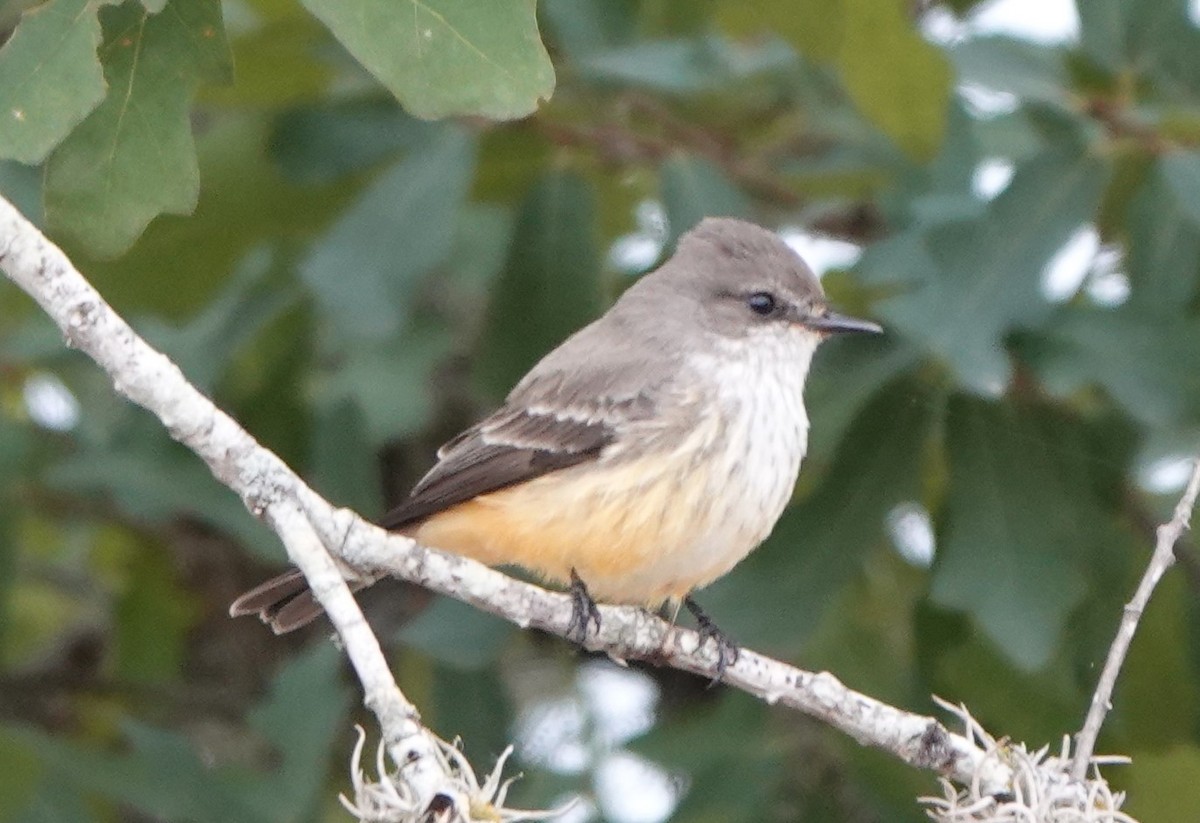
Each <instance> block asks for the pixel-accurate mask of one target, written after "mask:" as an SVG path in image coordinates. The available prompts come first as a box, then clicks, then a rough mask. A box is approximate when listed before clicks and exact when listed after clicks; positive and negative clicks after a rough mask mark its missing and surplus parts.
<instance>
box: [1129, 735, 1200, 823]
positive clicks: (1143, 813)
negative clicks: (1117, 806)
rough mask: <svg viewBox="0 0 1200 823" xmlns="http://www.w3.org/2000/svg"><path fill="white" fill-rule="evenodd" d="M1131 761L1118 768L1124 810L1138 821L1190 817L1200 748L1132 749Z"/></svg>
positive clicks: (1193, 810) (1199, 773) (1199, 779)
mask: <svg viewBox="0 0 1200 823" xmlns="http://www.w3.org/2000/svg"><path fill="white" fill-rule="evenodd" d="M1127 754H1129V755H1132V758H1133V762H1132V763H1131V764H1130V765H1128V766H1122V767H1121V773H1122V775H1124V781H1123V782H1124V783H1125V786H1126V790H1127V791H1128V792H1129V803H1128V804H1127V805H1126V807H1125V808H1124V809H1123V811H1126V812H1128V813H1129V814H1131V815H1137V819H1138V820H1147V821H1155V820H1163V821H1166V820H1189V819H1191V816H1192V815H1193V814H1195V813H1196V786H1198V785H1200V747H1197V746H1195V745H1194V744H1180V745H1177V746H1172V747H1171V748H1169V749H1166V750H1162V749H1151V750H1148V751H1131V752H1127Z"/></svg>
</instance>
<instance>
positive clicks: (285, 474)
mask: <svg viewBox="0 0 1200 823" xmlns="http://www.w3.org/2000/svg"><path fill="white" fill-rule="evenodd" d="M0 267H3V268H4V270H5V271H6V272H7V273H8V275H9V277H10V278H11V279H12V280H13V281H15V282H16V283H17V285H19V286H20V287H21V288H23V289H24V290H25V291H27V292H28V293H29V294H30V295H31V296H33V298H34V299H35V300H37V301H38V303H39V304H41V306H42V308H43V309H45V311H46V313H47V314H49V315H50V316H51V318H53V319H54V322H55V323H57V324H58V326H59V327H60V328H61V329H62V330H63V332H64V334H65V335H66V339H67V343H68V344H69V345H71V346H74V347H76V348H79V349H81V350H82V351H84V352H86V353H87V354H88V355H89V356H90V357H92V359H94V360H95V361H96V362H97V363H98V364H100V366H101V367H103V368H104V369H105V371H107V372H108V373H109V375H110V376H111V377H112V380H113V385H114V386H115V387H116V389H117V391H119V392H120V393H122V394H123V395H125V396H126V397H128V398H129V399H130V400H132V401H133V402H135V403H137V404H139V405H141V406H143V407H145V408H146V409H148V410H149V411H151V412H152V413H154V414H155V415H156V416H157V417H158V418H159V419H160V420H161V421H162V422H163V424H164V425H165V426H166V427H167V430H168V431H169V432H170V433H171V436H172V437H174V438H175V439H176V440H179V441H180V442H182V443H184V444H185V445H186V446H188V447H189V448H190V449H192V450H193V451H194V452H195V453H196V454H197V455H199V456H200V457H201V458H202V459H203V460H204V461H205V462H206V463H207V464H208V466H209V467H210V468H211V469H212V472H213V474H214V475H215V476H216V477H217V478H218V479H219V480H220V481H221V482H223V483H224V484H226V485H227V486H229V487H230V488H231V489H233V490H234V491H235V492H237V493H238V494H239V495H240V496H241V497H242V499H243V500H244V501H245V503H246V505H247V507H248V508H249V509H250V511H251V512H253V513H254V514H255V515H257V516H259V517H262V518H263V519H265V520H266V521H267V522H268V523H270V524H271V525H272V526H273V527H274V528H275V530H276V531H277V532H278V533H279V535H280V537H281V539H282V540H283V542H284V544H285V546H286V547H287V550H288V555H289V557H290V559H291V560H292V562H293V563H295V564H296V565H297V566H299V567H300V569H301V570H302V571H303V572H304V574H305V577H306V578H307V579H308V582H309V584H310V586H311V587H312V589H313V592H314V594H315V595H316V596H317V599H318V600H319V601H320V602H321V605H322V606H323V607H324V608H325V610H326V612H328V614H329V616H330V619H331V621H332V622H333V624H334V626H335V628H336V629H337V631H338V633H339V635H340V636H341V637H342V641H343V643H344V644H345V648H346V652H347V654H348V655H349V657H350V659H351V661H352V663H353V665H354V668H355V670H356V672H357V673H358V675H359V677H360V679H361V680H362V683H363V688H364V690H365V693H366V700H367V704H368V706H369V707H370V708H371V709H372V711H374V713H375V714H376V716H377V717H378V719H379V722H380V726H381V728H382V729H383V734H384V738H385V742H386V744H387V746H388V749H389V752H390V754H391V757H392V759H393V761H394V762H395V763H396V764H397V765H399V766H401V767H403V768H404V769H406V770H407V771H406V773H405V774H403V775H402V777H403V778H406V780H407V782H408V783H409V785H410V787H412V788H414V790H416V791H417V793H418V794H419V795H420V797H421V798H422V800H423V801H424V802H425V803H428V802H430V801H431V800H432V799H434V797H435V796H436V795H437V794H442V795H443V796H444V797H447V798H453V797H454V795H453V794H451V792H452V791H453V786H455V785H461V784H454V783H453V780H452V775H450V774H448V773H447V771H448V770H447V769H445V768H442V767H441V766H439V764H444V763H445V762H446V758H445V757H440V758H439V757H434V756H432V755H431V753H433V752H436V751H437V749H438V741H436V739H435V738H433V736H432V735H431V734H430V733H429V732H428V731H427V730H425V729H424V728H423V727H422V726H420V724H419V722H418V714H417V711H416V709H415V708H413V706H412V705H411V704H410V703H408V701H407V700H405V698H404V696H403V695H402V694H401V693H400V691H399V689H398V688H397V687H396V684H395V682H394V680H393V679H392V677H391V674H390V673H389V672H388V670H387V666H386V662H385V660H384V658H383V655H382V653H381V652H380V649H379V645H378V642H377V641H376V640H375V638H374V636H373V635H372V634H371V632H370V629H369V627H368V626H367V624H366V623H365V621H364V620H363V617H362V614H361V612H359V610H358V607H357V605H356V604H355V602H354V600H353V597H352V596H351V594H350V593H349V591H348V589H347V587H346V586H345V584H344V583H343V581H342V580H341V574H340V571H339V566H338V562H339V561H340V562H342V563H345V564H346V565H347V566H350V567H354V568H358V569H362V570H364V571H378V572H387V573H389V574H393V575H396V576H397V577H401V578H403V579H405V580H409V581H412V582H414V583H417V584H420V585H423V586H426V587H428V588H430V589H432V590H434V591H438V592H441V593H443V594H447V595H450V596H452V597H456V598H458V599H460V600H463V601H465V602H467V603H470V604H472V605H474V606H477V607H478V608H480V609H483V610H486V611H488V612H491V613H492V614H496V615H499V616H501V617H504V618H505V619H507V620H510V621H512V622H513V623H516V624H517V625H518V626H521V627H522V628H528V627H534V628H539V629H543V630H545V631H549V632H553V633H555V634H558V635H565V634H566V632H567V627H568V623H569V619H570V613H571V608H570V602H569V600H568V598H567V597H566V596H565V595H563V594H560V593H556V592H550V591H547V590H545V589H542V588H539V587H537V586H533V585H530V584H528V583H524V582H521V581H518V580H514V579H512V578H510V577H507V576H505V575H503V574H501V573H499V572H497V571H495V570H493V569H489V568H488V567H486V566H483V565H481V564H479V563H476V562H474V561H471V560H468V559H466V558H462V557H457V556H453V555H449V554H444V553H441V552H437V551H434V550H432V549H427V548H424V547H421V546H417V545H416V544H414V543H413V542H412V541H411V540H408V539H407V538H404V537H400V536H397V535H393V534H388V533H386V532H384V531H382V530H380V529H378V528H376V527H375V526H372V525H371V524H369V523H366V522H364V521H362V520H361V519H360V518H358V517H357V515H355V514H354V513H352V512H349V511H347V510H344V509H339V510H335V509H333V508H332V507H331V506H330V505H329V503H327V502H326V501H325V500H324V499H322V498H321V497H320V496H318V495H317V494H316V493H315V492H314V491H313V490H312V489H310V488H309V487H308V486H307V485H305V484H304V483H303V481H301V480H300V479H299V478H298V477H297V476H296V475H295V474H294V473H293V472H292V471H291V470H290V469H288V467H287V466H286V465H284V463H283V462H282V461H281V460H280V459H279V458H278V457H276V456H275V455H274V454H272V453H271V452H270V451H268V450H267V449H264V448H263V447H261V446H260V445H259V444H258V443H256V442H255V441H254V439H253V438H252V437H251V436H250V435H249V434H247V433H246V432H245V431H244V430H242V429H241V428H240V427H239V426H238V425H237V424H236V423H235V422H234V421H233V420H232V419H231V418H229V416H228V415H226V414H224V413H223V412H221V411H220V410H219V409H217V408H216V407H215V406H214V405H213V404H212V403H211V402H210V401H209V400H208V398H206V397H204V396H203V395H202V394H201V393H200V392H198V391H197V390H196V389H195V388H193V387H192V386H191V385H190V384H189V383H188V382H187V381H186V380H185V379H184V377H183V375H182V374H181V373H180V371H179V369H178V368H177V367H176V366H175V365H174V364H173V363H171V362H170V361H169V360H168V359H167V358H166V357H165V356H163V355H162V354H160V353H159V352H157V351H154V350H153V349H151V348H150V347H149V346H148V345H147V344H146V343H145V341H143V340H142V339H141V338H140V337H138V336H137V334H135V333H134V332H133V330H132V329H131V328H130V327H129V326H128V325H127V324H126V323H125V322H124V321H123V320H121V318H119V317H118V316H117V315H116V314H115V313H114V312H113V311H112V309H111V308H110V307H109V306H108V305H107V304H106V303H105V302H104V300H103V299H102V298H101V297H100V295H99V294H98V293H97V292H96V291H95V290H94V289H93V288H92V287H91V286H90V285H89V284H88V283H87V282H86V281H85V280H84V278H83V277H82V276H81V275H80V274H79V272H77V271H76V270H75V269H74V268H73V267H72V265H71V263H70V261H69V260H68V259H67V258H66V256H65V255H64V254H63V253H62V252H61V251H60V250H59V249H58V248H57V247H56V246H54V245H53V244H52V243H50V242H49V241H48V240H47V239H46V238H45V237H43V236H42V235H41V234H40V233H39V232H38V231H37V229H35V228H34V227H33V226H32V225H31V224H30V223H29V222H28V221H26V220H25V219H24V218H23V217H22V216H21V215H20V214H19V213H18V212H17V211H16V209H14V208H13V207H12V205H11V204H9V203H8V202H7V201H5V200H4V199H3V198H0ZM326 552H329V553H330V554H331V555H333V556H334V557H336V558H337V561H335V560H333V559H332V558H331V557H330V556H328V555H327V554H326ZM601 613H602V615H603V622H602V626H601V629H600V630H599V631H598V632H597V633H596V634H594V635H592V636H589V639H588V642H587V646H588V648H590V649H596V650H604V651H606V652H608V653H609V654H610V655H611V656H613V657H614V658H618V659H641V660H648V661H652V662H655V663H658V664H663V665H669V666H673V667H675V668H677V669H682V670H684V671H689V672H695V673H697V674H700V675H703V676H710V675H711V673H712V672H713V671H714V667H715V665H716V655H715V650H714V649H712V648H711V647H707V646H706V647H705V648H700V643H699V637H698V635H697V634H696V632H694V631H691V630H688V629H684V628H680V627H677V626H670V625H668V624H667V623H666V622H665V621H663V620H660V619H659V618H657V617H655V616H653V615H650V614H647V613H646V612H645V611H643V610H641V609H634V608H618V607H611V606H601ZM724 681H725V683H727V684H728V685H730V686H735V687H737V688H741V689H743V690H745V691H747V692H749V693H751V694H754V695H756V696H758V697H760V698H762V699H763V700H765V701H766V702H768V703H772V704H774V703H779V704H782V705H785V706H790V707H792V708H795V709H798V710H800V711H802V712H805V713H807V714H810V715H812V716H814V717H818V718H820V719H822V720H824V721H826V722H827V723H829V724H830V725H833V726H835V727H837V728H839V729H841V730H842V731H844V732H846V733H847V734H849V735H851V736H852V737H854V738H855V739H856V740H858V741H859V742H861V743H863V744H865V745H870V746H874V747H877V748H880V749H883V750H885V751H888V752H891V753H892V754H894V755H895V756H897V757H899V758H900V759H902V760H904V761H905V762H906V763H909V764H911V765H914V766H917V767H918V768H922V769H930V770H933V771H936V772H938V773H939V774H941V775H944V776H946V777H949V778H951V779H953V780H955V781H957V782H959V783H970V782H975V783H976V784H977V785H979V786H982V788H983V790H985V791H989V792H1004V791H1006V790H1008V788H1009V787H1010V786H1011V785H1012V781H1013V778H1014V775H1013V771H1012V769H1011V767H1010V766H1008V765H1007V764H1006V763H1004V762H1003V760H1002V759H998V758H995V757H991V756H989V753H988V752H987V751H986V750H985V749H984V748H981V747H980V746H979V745H978V744H977V742H976V741H975V740H974V739H972V737H971V736H970V735H968V736H963V735H958V734H953V733H951V732H949V731H948V730H947V729H946V728H945V727H944V726H943V725H942V724H941V723H939V722H938V721H937V720H935V719H934V718H932V717H928V716H923V715H917V714H911V713H909V712H904V711H901V710H899V709H896V708H893V707H891V706H888V705H886V704H884V703H881V702H880V701H878V700H875V699H874V698H871V697H868V696H866V695H863V694H859V693H857V692H854V691H852V690H850V689H848V688H846V687H845V686H844V685H842V683H841V682H839V681H838V680H837V678H835V677H834V676H833V675H831V674H828V673H812V672H807V671H802V670H800V669H797V668H795V667H793V666H789V665H787V664H785V663H782V662H780V661H778V660H773V659H771V658H769V657H766V656H764V655H760V654H756V653H755V652H752V651H749V650H743V651H742V652H741V654H740V655H739V657H738V660H737V662H736V663H735V664H734V665H732V666H730V667H729V668H728V670H727V671H726V673H725V677H724ZM450 771H452V770H450ZM442 802H443V803H444V802H445V800H444V799H443V801H442ZM460 808H461V807H460ZM464 813H465V811H464Z"/></svg>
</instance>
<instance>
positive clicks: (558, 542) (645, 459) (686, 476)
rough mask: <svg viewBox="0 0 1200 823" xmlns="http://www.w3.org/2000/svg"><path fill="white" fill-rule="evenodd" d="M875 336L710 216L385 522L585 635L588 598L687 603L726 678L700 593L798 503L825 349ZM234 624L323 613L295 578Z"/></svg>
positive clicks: (287, 626)
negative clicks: (855, 335)
mask: <svg viewBox="0 0 1200 823" xmlns="http://www.w3.org/2000/svg"><path fill="white" fill-rule="evenodd" d="M564 264H565V261H564ZM880 331H881V329H880V327H879V326H877V325H876V324H874V323H870V322H866V321H863V320H855V319H853V318H850V317H845V316H843V315H840V314H835V313H834V312H832V311H830V309H829V306H828V304H827V303H826V301H825V295H824V293H823V292H822V290H821V285H820V283H819V282H818V281H817V278H816V277H815V276H814V275H813V273H812V272H811V271H810V270H809V268H808V267H807V266H806V265H805V264H804V262H803V261H802V260H801V259H800V258H799V256H797V255H796V253H795V252H793V251H792V250H791V249H790V248H789V247H788V246H787V244H785V243H784V242H783V240H782V239H780V238H779V236H778V235H776V234H775V233H773V232H770V231H767V230H766V229H762V228H759V227H758V226H755V225H752V224H750V223H745V222H742V221H740V220H732V219H711V218H710V219H706V220H704V221H703V222H701V223H700V224H699V225H698V226H697V227H696V228H695V229H693V230H692V231H690V232H688V233H687V234H685V235H684V236H683V237H682V238H681V240H680V241H679V246H678V249H677V251H676V252H675V254H674V255H673V256H672V257H671V259H670V260H668V261H667V262H666V263H665V264H663V265H662V266H661V267H660V268H659V269H658V270H656V271H654V272H652V273H650V274H647V275H645V276H643V277H642V278H641V279H640V280H638V282H636V283H635V284H634V285H633V286H631V287H630V288H629V289H628V290H627V291H626V292H625V293H624V294H623V295H622V296H621V298H620V299H619V300H618V301H617V302H616V303H615V304H614V305H613V307H612V308H611V309H609V310H608V312H607V313H606V314H604V316H602V317H601V318H600V319H598V320H596V321H595V322H593V323H592V324H590V325H588V326H586V327H584V328H583V329H581V330H580V331H578V332H576V333H575V334H574V335H572V336H571V337H570V338H568V339H567V340H566V341H565V342H564V343H563V344H562V345H560V346H559V347H558V348H556V349H555V350H554V351H552V352H550V353H549V354H548V355H546V357H545V358H543V359H542V361H541V362H540V363H538V364H537V365H536V366H534V367H533V369H531V370H530V372H529V373H528V374H527V375H526V376H525V377H524V379H522V380H521V382H520V383H518V384H517V386H516V388H514V389H513V390H512V393H511V394H509V396H508V399H507V400H506V401H505V403H504V405H503V406H501V407H500V408H499V409H498V410H496V411H495V412H494V413H493V414H491V415H490V416H488V417H487V418H485V419H484V420H483V421H482V422H480V423H478V424H476V425H475V426H472V427H471V428H469V429H467V430H466V431H465V432H463V433H462V434H460V435H459V436H458V437H456V438H454V439H453V440H451V441H450V442H449V443H447V444H446V445H444V446H443V447H442V448H441V449H440V450H439V451H438V462H437V464H436V465H434V467H433V468H432V469H431V470H430V471H429V473H428V474H426V475H425V477H424V478H423V479H422V480H421V481H420V482H419V483H418V484H417V485H416V488H414V489H413V490H412V493H411V494H410V495H409V497H408V499H407V500H405V501H404V502H403V503H401V504H400V505H399V506H397V507H396V508H395V509H393V510H392V511H391V512H389V513H388V514H387V515H385V516H384V517H383V518H382V520H380V525H381V526H383V527H384V528H387V529H392V530H395V531H399V532H403V533H404V534H407V535H409V536H411V537H413V538H414V539H415V540H417V542H419V543H421V544H422V545H425V546H432V547H435V548H438V549H445V550H448V551H452V552H456V553H458V554H462V555H466V556H467V557H472V558H475V559H476V560H479V561H482V562H484V563H487V564H489V565H507V564H515V565H519V566H523V567H525V568H526V569H529V570H531V571H533V572H535V573H537V574H538V575H540V576H542V577H544V578H546V579H548V580H551V581H554V582H556V583H562V584H570V585H571V586H572V589H573V591H574V592H575V594H576V604H577V609H576V615H575V617H576V626H577V628H579V630H580V633H581V637H582V633H583V632H586V628H587V623H588V621H589V619H591V620H598V613H597V612H596V611H595V606H594V604H593V603H592V601H591V599H590V596H588V593H589V592H590V593H591V594H592V595H595V596H596V598H598V599H600V600H603V601H607V602H610V603H625V604H639V605H645V606H654V607H657V606H659V605H661V604H662V603H663V602H664V601H666V600H670V599H682V600H683V602H685V603H686V604H687V605H688V606H689V608H690V609H691V610H692V611H693V612H694V613H695V614H696V617H697V619H698V620H699V621H700V623H701V627H702V630H703V631H704V632H705V633H706V634H708V635H709V636H714V637H716V638H717V640H718V642H719V643H720V644H721V657H720V662H721V668H722V669H723V668H724V664H725V662H726V656H727V651H733V652H736V650H735V649H734V648H733V647H732V646H731V645H729V644H728V641H727V640H725V638H724V637H723V636H722V635H721V634H720V633H719V632H717V631H716V630H715V627H713V626H712V624H711V621H708V619H707V618H706V617H705V616H704V615H703V613H702V612H700V610H699V609H698V607H696V606H695V604H694V603H693V602H692V601H691V599H690V597H689V594H690V593H691V592H692V591H693V590H695V589H698V588H701V587H703V586H705V585H707V584H708V583H711V582H712V581H714V580H716V579H717V578H718V577H721V576H722V575H724V574H725V573H726V572H728V571H729V570H730V569H732V568H733V567H734V566H735V565H736V564H737V563H738V561H740V560H741V559H742V558H743V557H745V556H746V555H747V554H749V553H750V551H751V550H752V549H754V548H755V547H756V546H758V545H759V543H761V542H762V541H763V540H764V539H765V538H766V537H767V535H768V534H770V532H771V529H772V528H773V527H774V525H775V522H776V520H778V519H779V515H780V514H781V513H782V512H783V509H784V506H786V505H787V502H788V499H789V498H790V497H791V494H792V488H793V486H794V485H795V482H796V476H797V474H798V472H799V470H800V460H801V458H803V456H804V451H805V446H806V444H807V440H808V416H807V415H806V414H805V411H804V399H803V392H804V381H805V378H806V376H807V375H808V367H809V363H810V361H811V360H812V356H813V352H814V351H815V350H816V348H817V345H818V344H819V343H820V342H821V341H822V340H823V339H825V338H826V337H827V336H828V335H830V334H834V333H839V332H874V333H877V332H880ZM584 584H586V587H585V585H584ZM231 613H233V614H235V615H237V614H259V615H260V616H261V617H262V619H263V620H264V621H265V622H267V623H268V624H270V625H271V626H272V628H274V629H275V631H277V632H286V631H290V630H291V629H294V628H296V627H298V626H301V625H303V624H305V623H307V622H308V621H310V620H312V619H313V618H314V617H315V616H316V615H318V614H319V613H320V607H319V605H318V604H317V603H316V602H315V600H314V599H313V598H312V596H311V593H309V592H308V591H307V589H306V588H305V584H304V578H303V577H301V576H300V575H299V573H298V572H291V573H288V574H286V575H283V576H281V577H278V578H275V579H274V580H271V581H268V582H267V583H264V584H263V585H261V586H259V587H258V588H256V589H254V590H253V591H250V592H247V593H246V594H245V595H243V596H242V597H240V598H239V599H238V600H237V602H235V603H234V604H233V606H232V607H231Z"/></svg>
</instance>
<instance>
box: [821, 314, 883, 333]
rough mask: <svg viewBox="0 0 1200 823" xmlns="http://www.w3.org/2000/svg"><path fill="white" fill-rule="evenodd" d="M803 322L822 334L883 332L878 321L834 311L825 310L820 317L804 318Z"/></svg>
mask: <svg viewBox="0 0 1200 823" xmlns="http://www.w3.org/2000/svg"><path fill="white" fill-rule="evenodd" d="M803 322H804V325H805V326H807V327H808V328H810V329H812V330H813V331H819V332H822V333H824V334H883V326H881V325H879V324H878V323H872V322H871V321H870V320H859V319H857V318H854V317H847V316H846V315H844V314H838V313H837V312H835V311H831V312H826V313H825V314H823V315H821V316H820V317H815V316H814V317H808V318H805V319H804V321H803Z"/></svg>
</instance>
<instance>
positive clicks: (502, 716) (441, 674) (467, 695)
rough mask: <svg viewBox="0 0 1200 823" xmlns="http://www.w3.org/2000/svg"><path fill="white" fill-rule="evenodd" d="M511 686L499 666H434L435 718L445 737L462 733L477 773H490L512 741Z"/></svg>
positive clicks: (432, 713)
mask: <svg viewBox="0 0 1200 823" xmlns="http://www.w3.org/2000/svg"><path fill="white" fill-rule="evenodd" d="M507 686H508V684H507V683H506V682H505V681H504V680H502V679H501V675H500V671H499V670H498V669H495V668H491V669H483V670H479V671H462V670H459V669H454V668H450V667H447V666H436V667H434V681H433V694H432V701H431V702H432V705H431V706H430V709H429V715H430V717H431V722H432V723H433V726H434V728H435V730H436V731H438V732H439V733H441V735H442V736H443V737H444V738H445V739H450V738H452V737H455V736H460V735H461V737H462V741H463V751H464V752H465V753H466V755H467V757H468V758H469V759H470V761H471V763H472V764H473V765H474V766H475V769H476V771H477V773H482V774H486V773H487V772H488V770H490V768H491V766H492V764H493V763H494V762H495V759H496V758H497V757H498V756H499V755H500V753H501V752H502V751H504V748H505V746H507V745H508V743H509V740H510V738H509V722H510V718H512V717H513V716H514V707H513V705H512V702H511V700H510V699H509V689H508V687H507Z"/></svg>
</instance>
